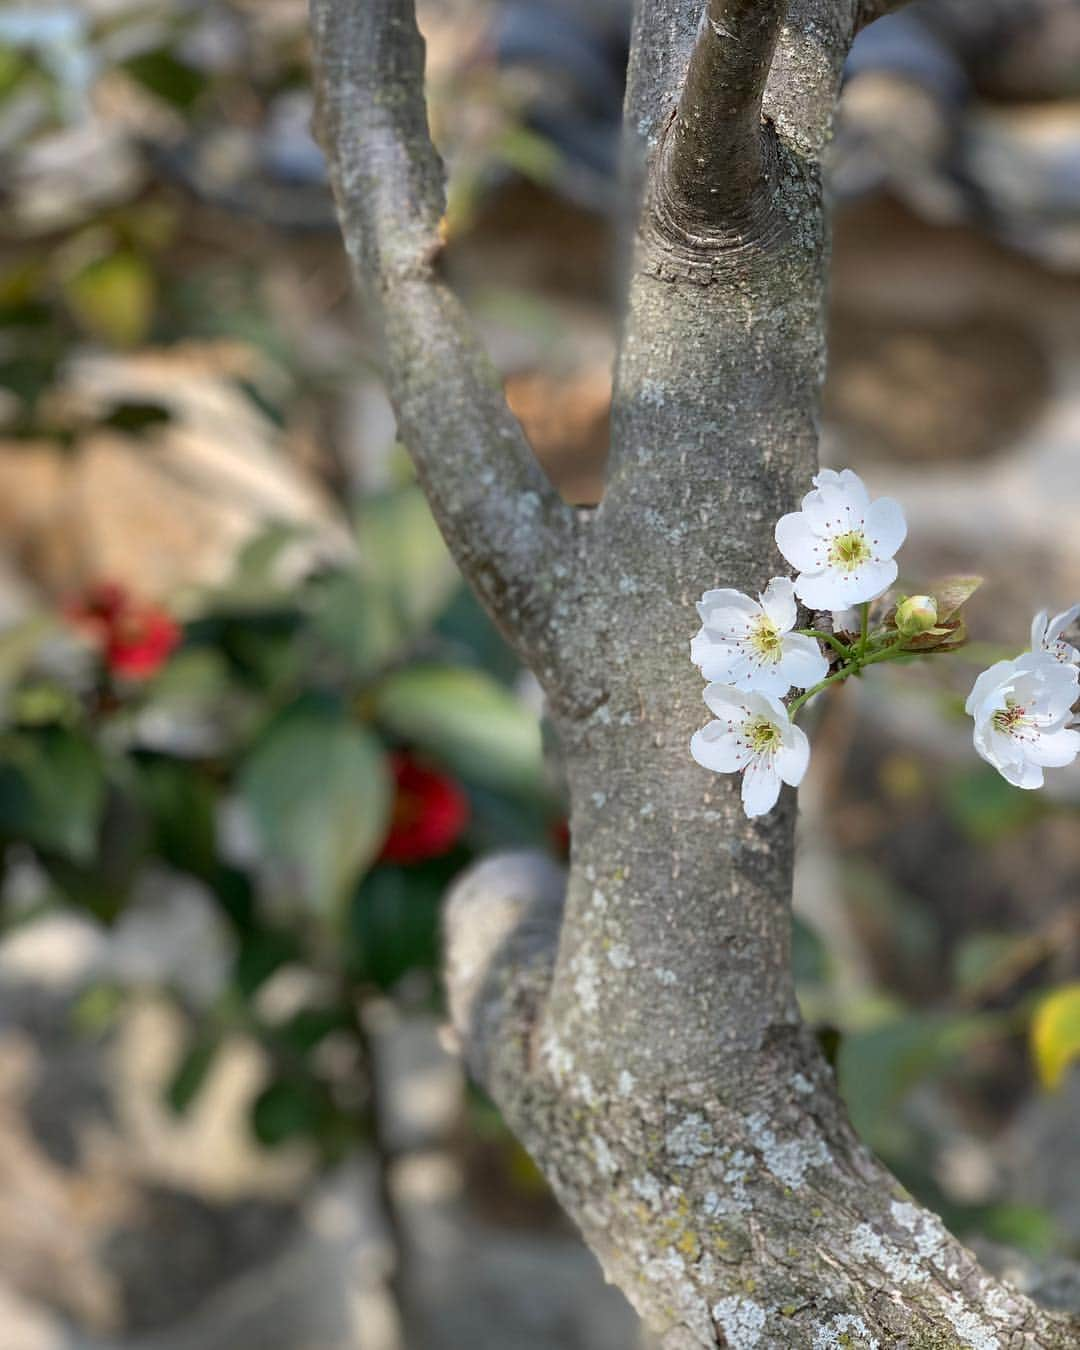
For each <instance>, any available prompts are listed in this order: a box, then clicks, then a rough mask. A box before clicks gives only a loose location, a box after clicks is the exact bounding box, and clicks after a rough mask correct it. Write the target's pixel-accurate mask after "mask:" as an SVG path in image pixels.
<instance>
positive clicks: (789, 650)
mask: <svg viewBox="0 0 1080 1350" xmlns="http://www.w3.org/2000/svg"><path fill="white" fill-rule="evenodd" d="M782 651H783V655H782V656H781V657H780V660H779V662H778V663H777V669H778V670H779V672H780V674H782V675H783V677H784V678H785V679H786V680H787V682H788V688H790V687H791V686H792V685H794V687H795V688H796V689H811V688H813V686H814V685H815V684H818V683H819V682H820V681H821V680H823V679H824V678H825V676H826V675H828V673H829V662H828V660H827V659H826V657H825V656H824V655H823V653H822V651H821V648H820V647H819V646H818V643H817V639H816V638H812V637H804V636H802V634H800V633H789V634H788V635H787V637H785V638H784V642H783V647H782ZM784 692H785V693H787V690H786V689H785V690H784Z"/></svg>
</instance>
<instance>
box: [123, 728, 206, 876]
mask: <svg viewBox="0 0 1080 1350" xmlns="http://www.w3.org/2000/svg"><path fill="white" fill-rule="evenodd" d="M135 764H136V769H137V775H136V778H135V790H136V791H137V793H138V795H139V797H140V799H141V801H142V804H143V806H144V807H145V808H146V811H147V813H148V815H149V818H150V821H151V828H152V831H153V846H154V848H155V850H156V852H157V853H158V854H159V855H160V856H161V857H162V858H163V859H164V860H165V861H166V862H168V863H169V864H170V865H171V866H172V867H175V868H176V869H177V870H178V871H183V872H189V873H191V874H192V875H193V876H197V877H201V878H203V879H212V878H213V877H214V876H215V874H216V872H217V865H218V859H217V822H216V816H215V813H216V809H217V801H218V792H217V788H216V787H215V785H214V783H213V781H212V780H211V779H210V778H209V777H208V776H207V774H206V773H205V771H203V770H202V769H200V768H199V767H197V766H196V765H193V764H190V763H188V762H187V761H185V760H180V759H173V758H171V757H170V756H166V755H144V756H140V757H139V758H138V759H137V760H136V761H135Z"/></svg>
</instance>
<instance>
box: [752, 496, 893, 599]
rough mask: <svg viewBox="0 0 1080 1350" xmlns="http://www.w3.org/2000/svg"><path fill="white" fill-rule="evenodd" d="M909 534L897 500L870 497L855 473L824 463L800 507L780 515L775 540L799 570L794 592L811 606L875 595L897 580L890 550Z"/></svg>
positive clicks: (874, 597) (875, 597) (781, 550)
mask: <svg viewBox="0 0 1080 1350" xmlns="http://www.w3.org/2000/svg"><path fill="white" fill-rule="evenodd" d="M906 537H907V523H906V521H905V520H904V512H903V510H902V509H901V507H900V503H899V502H896V501H893V499H892V498H891V497H879V498H878V499H877V500H876V501H873V502H872V501H871V500H870V496H869V493H868V492H867V491H866V487H865V486H864V484H863V481H862V479H861V478H860V477H859V476H858V474H856V473H853V472H852V470H851V469H844V470H842V471H841V472H840V473H837V472H836V471H835V470H834V469H822V471H821V472H820V473H819V474H818V475H817V476H816V477H815V479H814V491H813V492H808V493H807V494H806V496H805V497H804V498H803V502H802V510H800V511H793V512H792V513H791V514H790V515H786V516H781V517H780V519H779V520H778V521H777V523H776V544H777V547H778V548H779V550H780V552H781V553H782V554H783V555H784V557H785V558H786V559H787V560H788V562H789V563H791V565H792V567H795V568H797V569H798V571H799V576H798V577H797V578H796V580H795V594H796V595H797V596H798V597H799V599H800V600H801V601H802V602H803V603H804V604H806V605H808V606H809V607H810V608H811V609H828V610H842V609H847V608H848V607H849V606H851V605H858V604H863V603H864V602H866V601H867V600H875V599H877V597H878V596H879V595H882V594H883V593H884V592H885V591H887V590H888V589H889V587H890V586H891V585H892V583H893V582H894V581H895V580H896V574H897V566H896V563H895V562H894V560H893V555H894V554H895V553H896V551H897V549H898V548H899V547H900V545H901V544H902V543H903V542H904V540H905V538H906Z"/></svg>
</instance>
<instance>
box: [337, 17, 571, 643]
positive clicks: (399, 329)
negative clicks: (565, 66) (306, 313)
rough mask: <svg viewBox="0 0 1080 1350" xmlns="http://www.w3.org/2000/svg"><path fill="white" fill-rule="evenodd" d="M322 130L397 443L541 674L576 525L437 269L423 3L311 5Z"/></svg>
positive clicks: (435, 175)
mask: <svg viewBox="0 0 1080 1350" xmlns="http://www.w3.org/2000/svg"><path fill="white" fill-rule="evenodd" d="M311 13H312V33H313V40H314V47H315V62H314V66H315V71H316V80H317V95H318V127H319V132H320V136H321V139H322V142H323V146H324V149H325V152H326V156H327V160H328V163H329V169H330V178H331V182H332V184H333V188H334V194H335V197H336V199H337V204H338V212H339V215H340V219H341V225H342V231H343V234H344V237H345V243H346V247H347V249H348V251H349V256H350V258H351V259H352V262H353V266H354V268H355V271H356V276H357V280H358V281H359V284H360V287H361V289H362V291H363V292H364V294H365V295H366V296H367V297H368V299H369V301H370V302H371V303H372V304H373V307H374V310H375V313H376V315H377V316H378V319H379V321H380V322H381V326H382V338H383V341H382V344H381V345H382V350H383V353H384V357H385V364H386V375H387V380H388V384H389V388H390V394H391V398H392V400H393V402H394V406H395V410H396V412H397V416H398V425H399V432H400V435H401V439H402V440H403V441H404V443H405V445H406V446H407V447H408V449H409V451H410V453H411V454H412V457H413V460H414V462H415V464H416V467H417V472H418V473H419V475H420V479H421V481H422V483H423V485H424V488H425V490H426V492H427V495H428V499H429V500H430V502H431V506H432V509H433V511H434V513H435V516H436V518H437V520H438V521H439V524H440V527H441V528H442V531H443V533H444V535H445V536H446V539H447V542H448V544H449V545H450V548H451V550H452V551H453V553H454V556H455V558H456V560H457V562H458V564H459V566H460V567H461V570H462V571H463V572H464V573H465V575H466V577H467V578H468V579H469V581H470V582H471V583H472V585H473V586H474V587H475V589H476V590H477V592H478V593H479V594H480V596H481V598H482V599H483V600H484V601H485V603H486V604H487V606H488V608H489V609H490V610H491V611H492V613H493V614H494V616H495V618H496V619H497V621H498V622H499V623H500V625H501V627H502V628H503V629H504V631H505V632H506V633H507V635H508V636H509V637H510V639H511V640H512V641H513V642H514V643H515V645H516V646H517V647H518V649H519V651H521V652H522V654H523V655H525V656H526V659H528V660H530V661H531V662H532V663H533V664H534V665H537V666H539V667H540V668H541V669H543V668H544V667H546V666H548V665H550V663H551V642H550V624H549V623H548V617H549V609H550V606H551V605H552V603H553V601H554V596H555V594H556V592H557V590H558V585H557V582H556V579H555V578H554V576H553V569H554V568H555V567H556V565H557V564H559V563H565V562H566V560H567V554H568V552H569V550H570V546H571V544H572V541H573V536H574V530H575V522H574V517H573V514H572V512H571V511H570V510H569V508H567V507H566V506H564V505H563V503H562V502H561V500H560V499H559V497H558V494H557V493H556V492H555V490H554V489H553V488H552V486H551V484H550V483H549V482H548V480H547V478H546V477H545V475H544V472H543V470H542V469H541V468H540V466H539V465H538V464H537V462H536V459H535V457H534V455H533V453H532V450H531V449H530V447H529V444H528V442H527V441H526V439H525V437H524V435H523V433H522V431H521V428H520V426H519V425H518V423H517V421H516V420H515V418H514V417H513V415H512V414H511V412H510V410H509V408H508V407H507V405H506V401H505V399H504V397H503V393H502V390H501V388H500V385H499V380H498V377H497V375H496V373H495V371H494V369H493V368H492V366H491V363H490V362H489V360H488V358H487V356H486V354H485V353H484V351H483V349H482V347H481V345H480V343H479V341H478V340H477V338H476V336H475V334H474V332H473V331H472V328H471V325H470V323H469V320H468V318H467V316H466V315H465V313H464V311H463V309H462V307H461V305H460V304H459V302H458V301H457V299H456V298H455V297H454V295H453V294H452V293H451V292H450V290H449V288H448V287H447V286H446V285H445V284H444V283H443V282H442V280H441V279H440V278H439V276H438V274H437V272H436V270H435V268H434V260H435V258H436V255H437V254H438V251H439V247H440V236H439V229H440V221H441V219H442V215H443V210H444V205H445V202H444V191H443V170H442V164H441V162H440V160H439V156H438V154H437V153H436V151H435V148H434V146H433V145H432V143H431V138H430V135H429V133H428V125H427V111H426V106H425V102H424V42H423V39H422V37H421V36H420V32H419V30H418V28H417V26H416V18H415V13H414V6H413V0H353V2H352V3H343V0H312V5H311Z"/></svg>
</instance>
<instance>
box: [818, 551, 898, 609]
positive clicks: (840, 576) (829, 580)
mask: <svg viewBox="0 0 1080 1350" xmlns="http://www.w3.org/2000/svg"><path fill="white" fill-rule="evenodd" d="M897 571H898V568H897V566H896V563H895V562H892V561H891V560H890V561H889V562H877V561H871V562H867V563H863V565H862V566H861V567H857V568H856V569H855V570H854V571H853V572H843V571H841V570H840V569H839V568H827V569H826V570H825V571H822V572H816V573H809V572H804V573H803V574H802V575H801V576H800V577H798V578H797V580H796V582H795V594H796V595H797V596H798V597H799V599H800V600H801V601H802V602H803V604H804V605H807V606H808V607H809V608H810V609H830V610H832V609H846V608H847V606H848V605H859V604H863V603H864V602H865V601H867V600H876V599H877V597H878V596H879V595H881V594H882V593H883V592H885V591H887V590H888V589H889V587H890V586H891V585H892V584H893V582H894V581H895V580H896V574H897Z"/></svg>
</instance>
